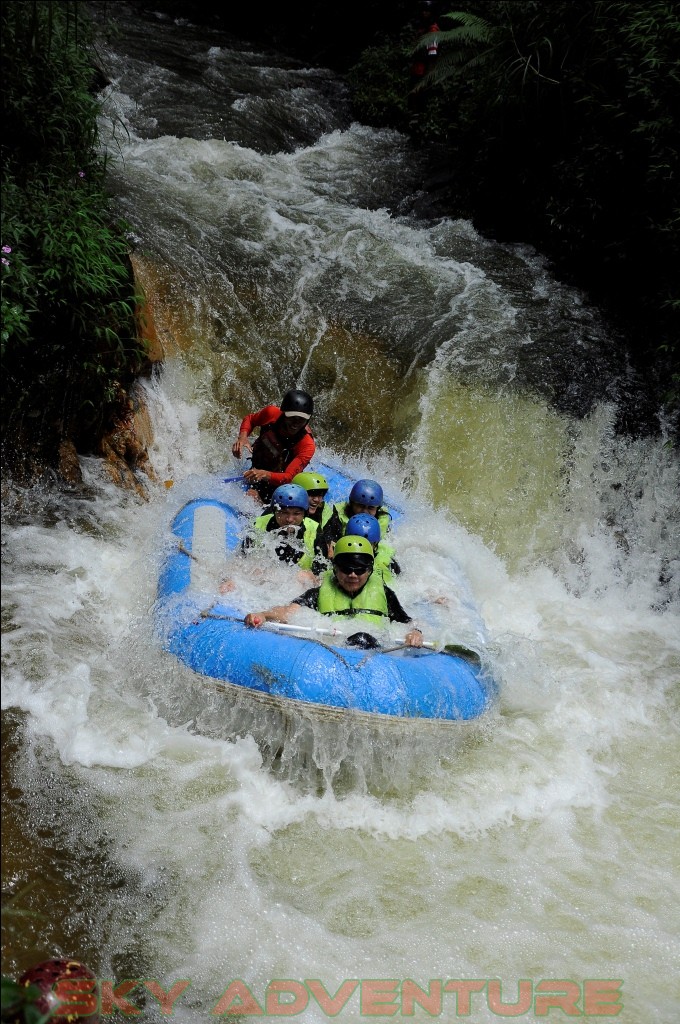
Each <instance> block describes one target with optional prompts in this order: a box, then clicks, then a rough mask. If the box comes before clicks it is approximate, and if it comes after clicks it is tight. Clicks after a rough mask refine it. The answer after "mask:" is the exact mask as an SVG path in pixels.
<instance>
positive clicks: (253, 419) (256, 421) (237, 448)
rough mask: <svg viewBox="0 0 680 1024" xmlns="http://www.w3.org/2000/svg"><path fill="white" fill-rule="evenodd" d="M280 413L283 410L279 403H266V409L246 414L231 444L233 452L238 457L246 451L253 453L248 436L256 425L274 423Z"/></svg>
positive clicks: (262, 425) (261, 425)
mask: <svg viewBox="0 0 680 1024" xmlns="http://www.w3.org/2000/svg"><path fill="white" fill-rule="evenodd" d="M280 415H281V410H280V409H279V407H278V405H265V407H264V409H260V410H259V412H251V413H248V415H247V416H244V417H243V419H242V420H241V426H240V427H239V431H238V437H237V439H236V440H235V441H234V443H233V445H232V446H231V450H232V453H233V454H234V455H235V456H236V458H237V459H240V458H241V455H242V454H243V452H244V451H247V452H248V453H249V454H250V453H252V450H253V447H252V445H251V444H250V442H249V440H248V438H249V437H250V435H251V434H252V432H253V431H254V430H255V428H256V427H264V426H266V425H267V424H268V423H273V421H274V420H277V419H278V418H279V416H280Z"/></svg>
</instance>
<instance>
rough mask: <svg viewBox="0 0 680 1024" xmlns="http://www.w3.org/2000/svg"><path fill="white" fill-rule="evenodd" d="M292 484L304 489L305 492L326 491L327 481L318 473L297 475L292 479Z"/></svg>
mask: <svg viewBox="0 0 680 1024" xmlns="http://www.w3.org/2000/svg"><path fill="white" fill-rule="evenodd" d="M293 483H294V484H298V485H299V486H300V487H304V489H305V490H306V491H327V490H328V481H327V480H326V477H325V476H321V474H320V473H298V474H297V476H294V477H293Z"/></svg>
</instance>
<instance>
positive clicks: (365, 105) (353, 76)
mask: <svg viewBox="0 0 680 1024" xmlns="http://www.w3.org/2000/svg"><path fill="white" fill-rule="evenodd" d="M408 66H409V61H408V48H407V46H406V45H405V44H404V43H401V42H399V41H397V42H391V41H389V40H388V41H387V42H385V43H383V44H382V45H380V46H371V47H369V48H368V49H366V50H364V51H363V53H362V55H361V57H360V58H359V61H358V62H357V64H355V65H354V67H353V68H352V69H351V70H350V71H349V73H348V75H347V78H348V81H349V83H350V85H351V87H352V93H353V101H354V105H355V108H356V109H357V111H358V112H359V114H360V116H361V118H362V120H363V122H364V123H365V124H369V125H373V126H375V127H388V128H396V129H398V130H400V131H404V130H406V128H407V125H408V119H409V111H408V96H407V92H406V89H405V88H404V82H405V81H407V80H408Z"/></svg>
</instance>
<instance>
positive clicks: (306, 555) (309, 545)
mask: <svg viewBox="0 0 680 1024" xmlns="http://www.w3.org/2000/svg"><path fill="white" fill-rule="evenodd" d="M273 518H274V513H273V512H268V513H267V514H266V515H264V516H258V517H257V519H256V520H255V522H254V523H253V526H254V527H255V529H256V530H261V531H262V532H263V533H266V532H267V527H268V525H269V523H270V522H271V521H272V519H273ZM302 525H303V527H304V531H305V532H304V534H303V536H302V546H303V548H304V551H303V553H302V555H301V557H300V558H299V559H298V561H297V563H296V564H297V566H298V568H299V569H311V568H312V563H313V561H314V556H315V551H314V540H315V538H316V532H317V530H318V529H319V524H318V523H315V522H314V520H313V519H309V518H308V517H307V516H305V517H304V519H303V520H302ZM281 529H284V527H281ZM297 530H299V527H297V529H296V533H297ZM271 533H273V534H276V530H272V531H271ZM291 539H292V540H293V541H295V540H296V539H297V538H296V537H293V538H291ZM288 547H290V548H291V549H292V550H294V548H295V544H291V543H290V542H289V544H288Z"/></svg>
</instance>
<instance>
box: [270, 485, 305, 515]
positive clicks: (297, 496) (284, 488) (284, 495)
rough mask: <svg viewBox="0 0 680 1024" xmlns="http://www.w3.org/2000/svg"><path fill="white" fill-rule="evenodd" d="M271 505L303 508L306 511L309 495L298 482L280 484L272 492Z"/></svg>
mask: <svg viewBox="0 0 680 1024" xmlns="http://www.w3.org/2000/svg"><path fill="white" fill-rule="evenodd" d="M272 505H274V507H275V508H277V507H278V508H303V509H304V510H305V512H308V511H309V497H308V496H307V491H306V490H305V489H304V487H300V485H299V484H281V486H280V487H277V488H276V490H275V491H274V493H273V494H272Z"/></svg>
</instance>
